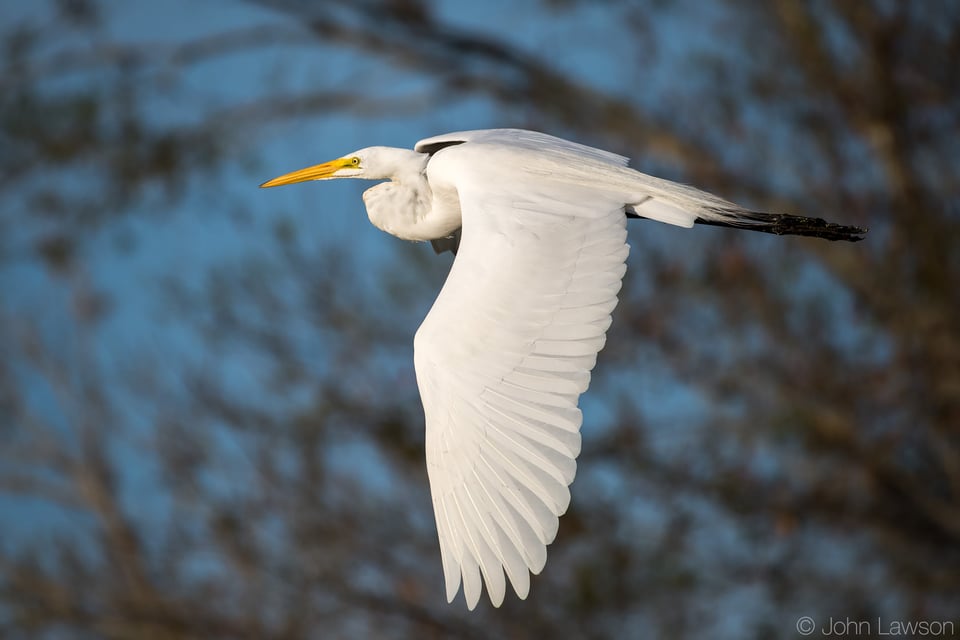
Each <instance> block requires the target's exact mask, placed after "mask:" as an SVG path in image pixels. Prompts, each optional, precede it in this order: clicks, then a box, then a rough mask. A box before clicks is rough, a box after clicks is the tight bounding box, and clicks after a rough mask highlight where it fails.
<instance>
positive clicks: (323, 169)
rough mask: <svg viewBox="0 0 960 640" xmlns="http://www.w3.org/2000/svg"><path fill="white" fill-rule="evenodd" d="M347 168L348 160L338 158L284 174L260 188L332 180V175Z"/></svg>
mask: <svg viewBox="0 0 960 640" xmlns="http://www.w3.org/2000/svg"><path fill="white" fill-rule="evenodd" d="M349 166H350V160H349V158H338V159H336V160H331V161H330V162H324V163H323V164H317V165H314V166H312V167H307V168H306V169H299V170H297V171H291V172H290V173H285V174H283V175H282V176H279V177H276V178H274V179H273V180H268V181H266V182H264V183H263V184H262V185H260V188H261V189H265V188H267V187H279V186H282V185H285V184H294V183H296V182H306V181H307V180H324V179H327V178H333V177H334V175H333V174H335V173H336V172H337V171H339V170H340V169H343V168H344V167H349Z"/></svg>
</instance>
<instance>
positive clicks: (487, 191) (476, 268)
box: [261, 129, 865, 609]
mask: <svg viewBox="0 0 960 640" xmlns="http://www.w3.org/2000/svg"><path fill="white" fill-rule="evenodd" d="M627 162H628V160H627V158H625V157H623V156H619V155H617V154H614V153H610V152H607V151H602V150H600V149H594V148H592V147H588V146H584V145H581V144H576V143H573V142H568V141H566V140H562V139H560V138H555V137H553V136H549V135H546V134H542V133H536V132H533V131H524V130H519V129H489V130H480V131H464V132H459V133H449V134H446V135H440V136H435V137H432V138H427V139H425V140H421V141H420V142H418V143H417V144H416V145H415V146H414V150H413V151H411V150H409V149H397V148H392V147H368V148H365V149H360V150H359V151H355V152H353V153H351V154H349V155H346V156H343V157H342V158H338V159H336V160H332V161H330V162H326V163H324V164H320V165H316V166H312V167H308V168H306V169H301V170H299V171H294V172H292V173H288V174H285V175H282V176H280V177H278V178H274V179H273V180H270V181H269V182H265V183H264V184H263V185H261V186H263V187H275V186H280V185H285V184H292V183H295V182H303V181H307V180H330V179H334V178H365V179H370V180H387V181H388V182H383V183H382V184H378V185H376V186H374V187H372V188H371V189H368V190H367V191H366V192H364V194H363V200H364V202H365V203H366V207H367V214H368V215H369V217H370V221H371V222H372V223H373V224H374V226H376V227H378V228H380V229H382V230H384V231H386V232H387V233H389V234H392V235H395V236H397V237H399V238H403V239H405V240H419V241H427V240H429V241H431V242H432V243H433V245H434V248H435V249H436V250H437V252H438V253H439V252H441V251H443V250H447V249H449V250H452V251H453V252H454V253H455V254H456V258H455V259H454V262H453V266H452V267H451V269H450V274H449V275H448V276H447V280H446V283H445V284H444V285H443V289H442V290H441V291H440V295H439V296H438V297H437V300H436V302H434V304H433V308H432V309H431V310H430V313H429V314H427V317H426V319H425V320H424V321H423V324H422V325H421V326H420V329H419V330H418V331H417V334H416V337H415V338H414V365H415V368H416V374H417V385H418V386H419V388H420V396H421V399H422V400H423V410H424V414H425V417H426V457H427V472H428V475H429V479H430V492H431V494H432V497H433V509H434V515H435V517H436V521H437V534H438V537H439V540H440V555H441V558H442V562H443V573H444V577H445V580H446V587H447V601H448V602H452V601H453V598H454V597H455V596H456V594H457V591H458V590H459V588H460V583H461V580H462V582H463V592H464V596H465V598H466V602H467V606H468V607H469V608H470V609H473V608H474V607H475V606H476V604H477V601H478V600H479V598H480V593H481V587H482V584H483V583H485V584H486V587H487V593H488V595H489V597H490V601H491V602H492V603H493V605H494V606H497V607H498V606H500V604H501V603H502V602H503V598H504V594H505V591H506V581H505V577H504V574H506V577H508V578H509V579H510V583H511V584H512V585H513V589H514V591H516V593H517V596H519V597H520V598H521V599H523V598H526V596H527V594H528V592H529V589H530V573H533V574H539V573H540V570H541V569H543V566H544V563H545V562H546V559H547V545H548V544H550V543H551V542H552V541H553V539H554V537H555V536H556V534H557V527H558V518H559V517H560V516H561V515H563V513H564V512H565V511H566V510H567V506H568V505H569V503H570V491H569V489H568V487H569V485H570V483H571V482H573V477H574V474H575V473H576V468H577V465H576V458H577V455H578V454H579V453H580V424H581V421H582V417H581V413H580V409H579V408H578V406H577V403H578V399H579V397H580V394H581V393H583V392H584V391H586V390H587V386H588V384H589V383H590V371H591V370H592V369H593V367H594V364H596V361H597V353H598V352H599V351H600V350H601V349H602V348H603V345H604V340H605V335H606V331H607V328H608V327H609V326H610V322H611V315H610V314H611V312H612V311H613V309H614V307H615V306H616V305H617V293H618V292H619V290H620V283H621V279H622V278H623V274H624V272H625V271H626V259H627V253H628V252H629V246H628V245H627V218H630V217H636V218H648V219H651V220H656V221H659V222H665V223H667V224H672V225H677V226H680V227H692V226H693V225H694V223H701V224H711V225H718V226H726V227H736V228H739V229H748V230H752V231H763V232H767V233H776V234H795V235H808V236H815V237H821V238H826V239H829V240H850V241H856V240H860V239H861V238H860V236H861V235H862V234H863V233H865V230H864V229H860V228H857V227H848V226H841V225H837V224H833V223H828V222H825V221H824V220H822V219H819V218H807V217H801V216H789V215H781V214H767V213H760V212H755V211H750V210H747V209H744V208H742V207H740V206H738V205H735V204H733V203H731V202H728V201H726V200H723V199H722V198H718V197H717V196H714V195H712V194H709V193H706V192H704V191H700V190H698V189H694V188H692V187H688V186H685V185H681V184H677V183H675V182H670V181H668V180H662V179H660V178H655V177H652V176H649V175H646V174H643V173H640V172H639V171H635V170H634V169H631V168H629V167H628V166H627ZM481 576H482V581H481Z"/></svg>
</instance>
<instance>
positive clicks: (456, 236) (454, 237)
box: [430, 229, 460, 256]
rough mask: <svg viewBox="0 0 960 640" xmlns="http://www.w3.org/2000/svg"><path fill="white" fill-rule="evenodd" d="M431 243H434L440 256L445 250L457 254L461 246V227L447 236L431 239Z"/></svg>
mask: <svg viewBox="0 0 960 640" xmlns="http://www.w3.org/2000/svg"><path fill="white" fill-rule="evenodd" d="M430 244H431V245H433V250H434V252H436V254H437V255H438V256H439V255H442V254H443V253H444V252H445V251H449V252H450V253H452V254H453V255H457V250H458V249H459V248H460V229H457V230H456V231H454V232H453V233H452V234H450V235H449V236H447V237H446V238H437V239H436V240H431V241H430Z"/></svg>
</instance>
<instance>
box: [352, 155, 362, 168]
mask: <svg viewBox="0 0 960 640" xmlns="http://www.w3.org/2000/svg"><path fill="white" fill-rule="evenodd" d="M350 164H351V165H352V166H354V167H359V166H360V158H358V157H357V156H353V157H352V158H350Z"/></svg>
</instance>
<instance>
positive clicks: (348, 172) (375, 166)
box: [260, 147, 427, 188]
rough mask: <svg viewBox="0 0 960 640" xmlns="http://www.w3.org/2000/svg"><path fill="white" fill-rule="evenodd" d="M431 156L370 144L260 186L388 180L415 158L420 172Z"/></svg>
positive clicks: (402, 170) (407, 168)
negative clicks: (350, 179) (358, 179)
mask: <svg viewBox="0 0 960 640" xmlns="http://www.w3.org/2000/svg"><path fill="white" fill-rule="evenodd" d="M426 158H427V156H426V155H425V154H422V153H417V152H415V151H409V150H407V149H395V148H393V147H367V148H366V149H360V150H358V151H354V152H353V153H350V154H347V155H345V156H343V157H342V158H337V159H336V160H331V161H330V162H324V163H323V164H317V165H314V166H312V167H307V168H306V169H299V170H297V171H291V172H290V173H285V174H283V175H282V176H278V177H276V178H274V179H273V180H268V181H267V182H264V183H263V184H261V185H260V187H261V188H264V187H279V186H282V185H285V184H294V183H297V182H306V181H307V180H333V179H335V178H365V179H367V180H384V179H387V178H394V177H396V176H397V175H398V174H401V173H403V172H405V171H407V170H409V169H410V168H411V161H414V162H413V165H416V169H417V170H418V171H419V170H420V169H421V168H422V165H423V164H424V163H425V162H426ZM421 159H422V160H421Z"/></svg>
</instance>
